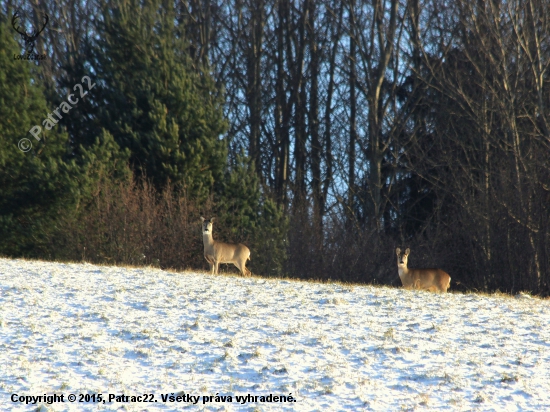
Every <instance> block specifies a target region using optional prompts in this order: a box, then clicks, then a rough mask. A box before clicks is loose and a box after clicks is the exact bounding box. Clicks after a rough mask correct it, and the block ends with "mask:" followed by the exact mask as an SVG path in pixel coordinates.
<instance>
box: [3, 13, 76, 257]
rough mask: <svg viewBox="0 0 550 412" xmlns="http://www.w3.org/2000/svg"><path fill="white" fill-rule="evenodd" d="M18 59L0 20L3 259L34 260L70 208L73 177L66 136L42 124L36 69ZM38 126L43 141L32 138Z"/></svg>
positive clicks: (44, 108)
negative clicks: (10, 257) (5, 255)
mask: <svg viewBox="0 0 550 412" xmlns="http://www.w3.org/2000/svg"><path fill="white" fill-rule="evenodd" d="M18 54H21V50H20V47H19V45H18V44H17V42H16V41H15V40H14V38H13V30H12V29H11V27H9V26H8V24H7V21H5V20H4V21H2V20H1V19H0V113H1V115H0V136H1V137H2V138H1V139H0V190H1V196H0V253H4V254H12V255H21V254H22V255H28V256H36V255H37V254H38V251H39V250H40V248H42V247H44V246H45V245H47V243H48V234H49V233H51V229H52V228H53V226H54V225H55V223H54V222H55V221H56V218H57V217H58V216H60V215H62V214H63V213H64V210H65V209H66V208H67V207H70V204H71V203H72V202H71V200H70V197H71V196H70V193H71V188H70V176H71V174H72V172H73V171H72V170H71V167H70V165H68V164H66V163H65V162H64V161H63V157H64V156H65V154H66V143H67V135H66V134H64V133H61V132H59V130H58V129H57V128H53V129H52V130H47V129H46V128H45V127H44V126H43V124H42V123H43V121H44V119H45V118H46V117H47V115H48V113H49V111H48V107H47V104H46V100H45V98H44V94H43V91H42V89H41V87H40V86H39V85H38V84H37V82H36V70H37V66H36V65H35V64H33V62H32V61H26V60H15V59H14V55H18ZM35 125H38V126H40V127H41V128H42V133H41V134H40V135H38V136H39V137H40V138H41V140H40V141H37V140H36V139H35V138H34V137H33V136H32V135H31V134H30V133H29V130H30V129H31V127H33V126H35ZM18 144H19V146H18ZM31 146H32V147H31ZM27 149H29V151H26V150H27ZM23 150H25V151H23Z"/></svg>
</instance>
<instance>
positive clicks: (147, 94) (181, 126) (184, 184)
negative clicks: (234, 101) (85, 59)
mask: <svg viewBox="0 0 550 412" xmlns="http://www.w3.org/2000/svg"><path fill="white" fill-rule="evenodd" d="M101 9H102V10H103V18H102V19H100V20H98V22H97V30H98V31H100V32H101V33H102V35H101V36H100V39H98V40H97V42H96V44H95V45H94V50H93V59H92V67H93V70H94V72H95V73H96V76H97V78H98V79H101V80H100V83H99V85H98V90H97V93H96V96H97V97H96V99H97V104H98V106H99V113H98V122H99V124H100V125H104V126H105V128H106V129H107V131H109V133H111V134H112V135H113V137H114V139H115V141H116V142H117V143H118V144H119V145H120V146H121V148H123V149H126V148H128V149H129V150H130V153H131V155H130V164H131V167H132V169H133V170H134V173H135V174H136V176H143V175H146V176H147V177H148V178H149V179H151V180H152V181H153V183H154V184H155V186H156V187H157V188H158V189H160V188H162V187H164V186H165V185H166V184H167V183H168V182H171V183H172V185H173V186H174V188H176V190H179V189H185V190H186V191H187V194H188V195H190V196H197V197H198V198H200V199H206V197H207V196H208V194H209V193H210V192H211V190H212V186H213V184H214V182H215V181H216V180H218V179H221V177H222V173H223V170H224V165H225V159H226V155H227V149H226V143H225V141H224V140H223V139H222V138H221V137H222V134H223V133H224V131H225V130H226V121H225V120H224V118H223V113H222V104H223V100H222V94H221V92H220V90H218V89H217V88H216V87H215V84H214V81H213V79H212V78H211V76H210V75H209V71H208V67H206V66H204V65H199V64H198V63H196V62H193V61H192V59H191V58H190V57H189V55H188V54H187V50H188V47H187V43H186V41H185V39H184V38H183V37H182V33H181V32H180V30H179V28H178V27H176V26H175V25H174V24H175V23H174V22H175V17H176V16H175V11H174V7H173V4H172V3H171V2H167V1H160V0H148V1H146V2H144V3H143V2H139V1H137V0H129V1H123V0H112V1H106V2H104V3H102V4H101Z"/></svg>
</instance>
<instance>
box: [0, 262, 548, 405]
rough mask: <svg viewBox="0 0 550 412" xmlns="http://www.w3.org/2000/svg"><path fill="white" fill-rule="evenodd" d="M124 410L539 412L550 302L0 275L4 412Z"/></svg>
mask: <svg viewBox="0 0 550 412" xmlns="http://www.w3.org/2000/svg"><path fill="white" fill-rule="evenodd" d="M396 276H397V274H396ZM451 290H452V286H451ZM54 393H55V394H57V395H59V396H61V395H63V400H64V402H58V403H52V404H48V403H47V401H48V399H46V402H45V401H44V399H40V400H38V402H37V403H36V404H29V405H26V404H25V397H31V396H39V395H42V396H44V395H47V396H50V395H53V394H54ZM70 394H73V395H76V401H75V402H70V401H69V400H68V397H69V395H70ZM110 394H111V395H112V396H119V397H118V398H111V401H109V395H110ZM122 394H124V395H125V396H127V397H128V398H127V399H126V400H130V401H131V400H132V398H131V396H134V397H136V398H135V399H134V400H136V401H137V400H138V398H137V396H138V395H141V401H151V400H153V402H141V403H138V402H117V400H118V401H122V400H125V399H123V398H121V397H120V395H122ZM150 394H152V395H153V396H154V397H152V396H151V395H150ZM270 394H271V395H272V397H271V398H267V396H268V395H270ZM86 395H87V396H86ZM100 395H101V396H100ZM143 395H146V396H143ZM216 395H217V396H218V398H216ZM248 395H250V396H248ZM163 396H164V398H163ZM167 396H168V398H166V397H167ZM170 396H173V398H169V397H170ZM177 396H179V398H178V399H176V400H178V401H179V402H177V401H176V402H173V401H172V400H174V399H175V397H177ZM191 396H193V397H196V398H191ZM210 396H212V397H211V398H210ZM222 396H224V397H225V401H222V398H221V397H222ZM237 396H238V397H239V399H238V400H237ZM274 396H285V397H286V398H283V399H282V400H283V401H286V402H280V400H281V399H277V402H273V400H274V398H273V397H274ZM290 396H291V397H292V398H289V397H290ZM230 397H231V398H230ZM254 397H257V398H254ZM260 397H265V398H260ZM100 398H101V399H100ZM27 399H29V400H31V402H32V398H27ZM37 399H38V398H34V400H35V401H36V400H37ZM86 399H88V400H89V401H90V402H89V403H86V402H79V400H84V401H85V400H86ZM12 400H15V401H16V402H12ZM50 400H51V399H50ZM94 400H95V403H94V402H93V401H94ZM195 400H196V401H197V403H196V404H193V401H195ZM216 400H218V402H216ZM268 400H271V402H269V401H268ZM121 408H122V410H131V411H142V410H166V411H168V410H181V409H185V408H189V409H192V410H201V409H204V410H228V411H233V410H238V411H241V410H246V411H248V410H250V411H252V410H255V411H256V410H257V411H278V410H297V411H338V410H348V411H359V410H375V411H396V410H484V411H486V410H487V411H488V410H497V411H502V410H506V411H516V410H518V411H519V410H522V411H527V410H531V411H541V410H550V301H549V300H541V299H537V298H530V297H528V296H523V297H520V298H513V297H504V296H480V295H475V294H466V295H464V294H453V293H449V294H445V295H439V294H431V293H425V292H410V291H405V290H401V289H392V288H382V287H370V286H350V285H341V284H318V283H308V282H291V281H285V280H265V279H259V278H248V279H245V278H241V277H233V276H211V275H206V274H204V273H172V272H165V271H161V270H158V269H151V268H121V267H104V266H94V265H89V264H63V263H48V262H36V261H23V260H12V259H0V410H2V411H6V410H42V411H69V410H70V411H83V410H94V411H95V410H120V409H121Z"/></svg>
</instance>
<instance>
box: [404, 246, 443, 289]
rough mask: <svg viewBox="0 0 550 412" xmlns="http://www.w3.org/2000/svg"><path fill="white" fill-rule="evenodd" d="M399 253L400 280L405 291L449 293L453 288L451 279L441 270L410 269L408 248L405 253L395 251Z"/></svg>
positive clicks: (409, 251)
mask: <svg viewBox="0 0 550 412" xmlns="http://www.w3.org/2000/svg"><path fill="white" fill-rule="evenodd" d="M395 252H396V253H397V269H398V272H399V278H400V279H401V283H403V287H404V288H405V289H420V290H429V291H431V292H447V289H449V287H450V286H451V277H450V276H449V274H448V273H447V272H445V271H443V270H441V269H409V268H407V262H408V260H409V253H411V250H410V249H409V248H407V250H405V253H401V249H399V248H397V249H395Z"/></svg>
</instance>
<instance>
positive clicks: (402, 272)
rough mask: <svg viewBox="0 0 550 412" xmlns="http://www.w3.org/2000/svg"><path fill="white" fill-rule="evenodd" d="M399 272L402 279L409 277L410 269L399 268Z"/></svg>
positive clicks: (405, 267)
mask: <svg viewBox="0 0 550 412" xmlns="http://www.w3.org/2000/svg"><path fill="white" fill-rule="evenodd" d="M397 270H398V272H399V277H400V278H402V277H403V276H407V275H408V274H409V269H408V268H407V266H398V267H397Z"/></svg>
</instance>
